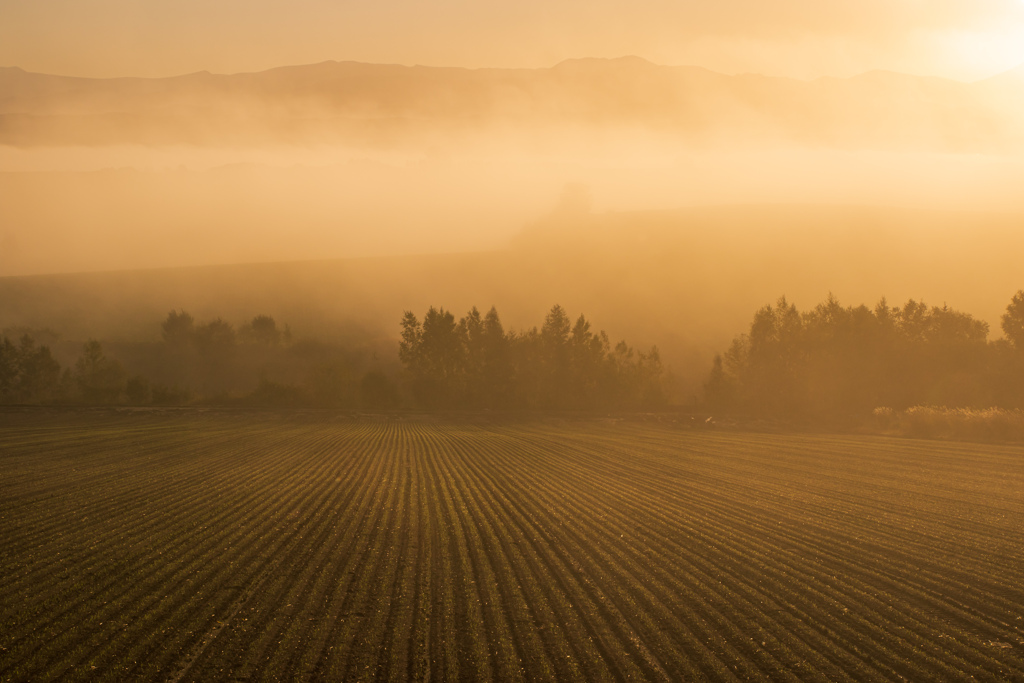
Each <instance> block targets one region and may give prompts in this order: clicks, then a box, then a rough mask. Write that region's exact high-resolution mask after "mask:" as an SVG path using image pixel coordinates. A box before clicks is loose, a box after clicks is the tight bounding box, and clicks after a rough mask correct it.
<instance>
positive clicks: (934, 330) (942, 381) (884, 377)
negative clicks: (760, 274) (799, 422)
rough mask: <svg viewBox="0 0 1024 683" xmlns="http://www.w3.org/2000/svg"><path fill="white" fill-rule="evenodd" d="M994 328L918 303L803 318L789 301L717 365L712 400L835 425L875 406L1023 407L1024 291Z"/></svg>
mask: <svg viewBox="0 0 1024 683" xmlns="http://www.w3.org/2000/svg"><path fill="white" fill-rule="evenodd" d="M1002 329H1003V332H1004V334H1005V339H1000V340H996V341H988V332H989V326H988V323H986V322H984V321H981V320H977V319H975V318H973V317H972V316H971V315H969V314H967V313H963V312H960V311H956V310H953V309H951V308H949V307H947V306H942V307H941V308H940V307H937V306H931V307H929V306H927V305H925V304H924V303H923V302H921V301H915V300H910V301H908V302H907V303H906V304H904V305H903V306H890V305H889V304H888V302H887V301H886V300H885V299H882V300H881V301H879V302H878V304H877V305H876V306H875V307H874V308H873V309H872V308H868V307H867V306H864V305H861V306H856V307H854V306H847V307H844V306H842V305H840V303H839V301H838V300H836V298H835V297H833V296H831V295H830V296H829V297H828V299H826V300H825V301H824V302H822V303H820V304H818V305H817V306H815V307H814V308H813V309H812V310H810V311H805V312H800V311H798V310H797V308H796V306H794V305H793V304H792V303H790V302H788V301H787V300H786V298H785V297H783V298H781V299H779V300H778V301H777V302H776V303H775V304H774V305H767V306H765V307H763V308H761V309H760V310H758V311H757V312H756V313H755V314H754V318H753V320H752V321H751V323H750V328H749V331H748V332H746V333H745V334H742V335H740V336H739V337H737V338H736V339H735V340H734V341H733V342H732V345H731V346H730V347H729V348H728V350H726V351H725V352H724V353H722V354H720V355H718V356H716V357H715V359H714V364H713V367H712V370H711V373H710V376H709V378H708V380H707V383H706V384H705V385H704V401H705V403H706V405H707V407H708V408H710V409H712V410H716V411H723V412H734V413H745V414H749V415H757V416H765V417H806V418H816V417H817V418H834V417H840V416H859V415H868V414H870V413H871V412H872V411H873V410H874V409H875V408H878V407H883V406H884V407H887V408H892V409H896V410H902V409H906V408H909V407H911V406H919V405H934V406H948V407H971V408H983V407H993V406H998V407H1003V408H1020V407H1024V291H1021V292H1018V293H1017V294H1016V295H1015V296H1014V297H1013V298H1012V300H1011V301H1010V303H1009V305H1008V306H1007V309H1006V313H1005V314H1004V315H1003V317H1002Z"/></svg>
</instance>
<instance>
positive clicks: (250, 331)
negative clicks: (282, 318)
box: [245, 315, 281, 346]
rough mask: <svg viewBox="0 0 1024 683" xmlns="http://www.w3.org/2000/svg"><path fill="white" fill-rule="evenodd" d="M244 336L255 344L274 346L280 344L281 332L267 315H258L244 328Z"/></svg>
mask: <svg viewBox="0 0 1024 683" xmlns="http://www.w3.org/2000/svg"><path fill="white" fill-rule="evenodd" d="M245 336H246V337H248V338H249V339H251V340H252V341H254V342H256V343H257V344H265V345H267V346H275V345H277V344H280V343H281V330H279V329H277V322H275V321H274V319H273V318H271V317H270V316H269V315H258V316H256V317H255V318H253V319H252V321H251V322H250V323H249V324H248V326H246V328H245Z"/></svg>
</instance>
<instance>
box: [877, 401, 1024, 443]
mask: <svg viewBox="0 0 1024 683" xmlns="http://www.w3.org/2000/svg"><path fill="white" fill-rule="evenodd" d="M873 417H874V423H875V427H876V428H878V429H880V430H882V431H885V432H888V433H897V434H903V435H906V436H918V437H929V438H936V437H938V438H952V439H968V440H972V441H973V440H977V441H1024V410H1006V409H1003V408H983V409H977V408H946V407H944V406H913V407H911V408H907V409H906V410H903V411H896V410H893V409H892V408H876V409H875V411H874V414H873Z"/></svg>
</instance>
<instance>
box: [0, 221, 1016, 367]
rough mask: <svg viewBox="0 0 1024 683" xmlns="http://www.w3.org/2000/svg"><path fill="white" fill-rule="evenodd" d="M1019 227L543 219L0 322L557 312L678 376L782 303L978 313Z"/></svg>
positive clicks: (207, 269) (383, 333)
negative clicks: (439, 248) (402, 251)
mask: <svg viewBox="0 0 1024 683" xmlns="http://www.w3.org/2000/svg"><path fill="white" fill-rule="evenodd" d="M1022 224H1024V218H1022V217H1021V216H1018V215H1010V214H1005V215H1004V214H983V213H968V212H939V211H914V210H908V209H886V208H863V207H860V208H858V207H808V206H745V207H705V208H693V209H684V210H678V211H664V212H622V213H607V214H589V213H585V212H579V213H575V214H573V213H563V214H556V215H553V216H551V217H549V218H548V219H546V220H544V221H542V222H539V223H537V224H535V225H534V226H532V227H531V228H530V229H528V230H526V231H524V232H523V233H522V234H521V235H519V236H518V237H517V238H516V239H514V240H513V241H512V242H511V243H510V244H509V245H508V246H507V247H506V248H504V249H500V250H493V251H485V252H476V253H464V254H448V255H413V256H400V257H399V256H395V257H377V258H358V259H340V260H322V261H303V262H288V263H263V264H248V265H227V266H204V267H193V268H168V269H153V270H141V271H120V272H107V273H86V274H66V275H41V276H29V277H8V278H0V303H2V305H0V329H5V328H15V327H29V328H36V329H39V328H46V327H49V328H52V329H53V330H55V331H57V332H60V333H62V334H63V335H64V337H65V338H70V339H85V338H87V337H98V338H104V339H107V338H116V339H121V340H134V339H155V338H158V336H159V322H160V321H161V320H162V319H163V318H164V317H165V316H166V315H167V312H168V311H169V310H171V309H178V308H184V309H186V310H188V311H189V312H191V313H192V314H193V315H195V316H197V317H198V318H201V319H207V318H213V317H217V316H221V317H224V318H226V319H228V320H231V321H233V322H236V323H237V322H242V321H244V320H248V319H250V318H251V317H252V316H254V315H256V314H259V313H268V314H270V315H273V316H275V317H276V318H277V319H278V320H279V321H281V322H287V323H289V324H290V325H291V326H292V329H293V330H294V331H295V333H296V334H297V335H298V336H321V337H337V336H352V335H357V336H360V337H366V338H373V339H378V340H382V341H385V340H392V343H393V340H396V339H397V336H398V322H399V320H400V317H401V315H402V312H403V311H404V310H413V311H416V312H417V313H422V311H423V310H425V309H426V308H427V307H428V306H431V305H434V306H444V307H446V308H451V309H453V310H454V311H455V312H456V313H458V314H460V315H461V314H462V313H464V312H465V311H466V310H468V309H469V308H470V307H471V306H474V305H475V306H479V307H482V308H485V309H486V308H487V307H489V306H491V305H492V304H493V305H495V306H497V308H498V311H499V312H500V313H501V315H502V318H503V320H504V322H505V324H506V326H511V327H514V328H519V327H523V326H528V325H535V324H538V323H539V322H540V321H541V320H542V319H543V314H544V312H545V311H546V310H547V309H548V308H550V306H551V305H552V304H554V303H560V304H561V305H562V306H564V307H565V308H566V309H567V310H568V312H569V313H570V315H573V316H575V315H578V314H579V313H581V312H582V313H585V314H586V315H587V317H588V318H589V319H590V320H591V321H593V322H594V324H595V326H596V327H597V328H604V329H606V330H607V331H608V332H609V334H610V335H611V336H612V338H613V340H617V339H619V338H627V339H629V340H630V342H631V343H633V344H636V345H638V346H647V345H650V344H657V345H658V346H660V347H661V348H662V351H663V353H664V356H665V358H666V360H667V361H668V363H669V364H670V365H672V366H673V368H674V369H675V370H676V372H677V373H678V374H679V375H680V376H681V378H682V379H683V380H684V383H686V382H689V383H691V384H693V383H696V382H698V381H700V379H701V378H702V377H703V374H704V373H705V372H706V369H707V364H708V363H709V362H710V358H711V355H712V354H713V353H714V352H716V351H719V350H721V348H723V347H724V346H725V345H726V344H727V342H728V341H729V340H730V339H731V338H732V337H733V336H734V335H735V334H738V333H739V332H742V331H743V330H744V329H745V327H746V325H747V324H749V320H750V316H751V314H752V313H753V311H754V310H756V309H757V308H759V307H761V306H763V305H764V304H766V303H769V302H772V301H774V300H775V299H776V298H777V297H778V296H780V295H783V294H784V295H786V296H787V297H789V299H790V300H791V301H793V302H795V303H797V304H798V305H799V306H800V307H801V308H807V307H811V306H813V305H815V304H816V303H818V302H819V301H821V300H823V299H825V297H827V296H828V294H829V293H830V292H831V293H834V294H835V295H836V296H837V297H838V298H839V299H840V300H841V301H842V302H843V303H847V304H859V303H862V302H863V303H867V304H869V305H873V304H874V303H875V302H876V301H877V300H878V299H879V298H880V297H882V296H886V297H888V299H889V301H890V303H893V304H896V303H903V302H905V301H906V300H907V299H909V298H915V299H924V300H925V301H926V302H928V303H929V304H934V305H940V306H941V305H943V304H948V305H949V306H952V307H954V308H957V309H959V310H964V311H967V312H969V313H972V314H974V315H975V316H977V317H980V318H982V319H984V320H987V321H988V322H989V323H990V325H991V329H992V332H993V335H994V336H998V335H997V333H998V330H999V324H998V323H999V316H1000V314H1001V313H1002V312H1003V310H1004V309H1005V307H1006V305H1007V303H1008V301H1009V299H1010V297H1011V296H1012V295H1013V293H1014V292H1016V291H1017V290H1018V289H1020V288H1021V287H1024V281H1022V280H1021V276H1020V269H1019V258H1018V256H1019V254H1021V253H1024V231H1022V230H1021V228H1022V227H1024V225H1022Z"/></svg>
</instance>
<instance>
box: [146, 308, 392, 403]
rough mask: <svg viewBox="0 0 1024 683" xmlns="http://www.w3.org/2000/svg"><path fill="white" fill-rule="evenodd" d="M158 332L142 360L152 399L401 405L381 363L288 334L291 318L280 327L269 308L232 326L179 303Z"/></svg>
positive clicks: (220, 319)
mask: <svg viewBox="0 0 1024 683" xmlns="http://www.w3.org/2000/svg"><path fill="white" fill-rule="evenodd" d="M161 332H162V338H163V343H162V345H160V347H159V348H157V349H153V350H152V352H151V353H150V354H149V356H148V358H147V359H143V360H141V362H140V363H139V364H140V365H143V366H145V367H146V368H148V374H149V375H150V377H152V378H154V383H153V385H152V389H151V391H150V394H151V401H152V402H153V403H170V402H174V403H181V402H183V401H187V400H201V401H215V402H223V401H230V402H238V401H240V402H244V403H249V404H256V405H266V406H323V407H340V408H359V407H369V408H391V407H396V406H397V405H398V400H399V399H398V394H397V389H396V387H395V385H394V382H393V381H392V380H391V379H390V378H389V377H387V376H386V375H384V374H383V373H381V372H380V371H379V368H372V367H366V362H365V359H362V358H358V357H356V356H355V355H354V354H352V353H348V352H345V351H344V350H343V349H341V348H338V347H337V346H335V345H331V344H327V343H323V342H318V341H314V340H309V339H304V340H299V341H293V339H292V333H291V330H290V328H289V327H288V325H285V326H284V327H283V328H281V327H279V326H278V324H277V321H275V320H274V318H273V317H271V316H269V315H257V316H255V317H254V318H252V320H250V321H249V322H247V323H245V324H243V325H241V326H240V327H239V328H238V329H237V330H236V328H235V327H234V325H232V324H231V323H230V322H228V321H226V320H223V319H222V318H215V319H213V320H210V321H207V322H203V323H200V322H197V321H196V320H195V318H193V316H192V315H191V314H189V313H188V312H186V311H184V310H176V311H171V312H170V313H168V315H167V318H166V319H165V320H164V321H163V323H162V325H161ZM374 373H377V374H374ZM377 375H379V377H378V376H377ZM145 393H146V387H138V394H139V395H140V396H142V395H145Z"/></svg>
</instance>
